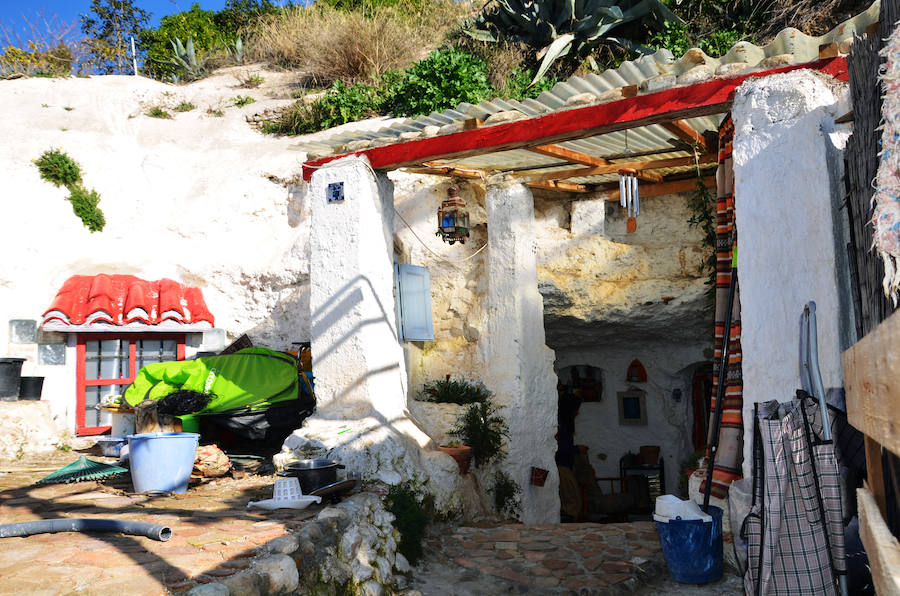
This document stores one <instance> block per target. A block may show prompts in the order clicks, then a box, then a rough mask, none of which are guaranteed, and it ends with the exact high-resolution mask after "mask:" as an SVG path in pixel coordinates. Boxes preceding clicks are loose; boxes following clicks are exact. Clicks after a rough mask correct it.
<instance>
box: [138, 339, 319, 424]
mask: <svg viewBox="0 0 900 596" xmlns="http://www.w3.org/2000/svg"><path fill="white" fill-rule="evenodd" d="M298 383H299V379H298V374H297V361H296V360H295V359H294V358H293V357H292V356H291V355H289V354H285V353H284V352H276V351H274V350H269V349H266V348H246V349H244V350H240V351H238V352H236V353H234V354H228V355H225V356H208V357H204V358H195V359H193V360H181V361H178V362H159V363H156V364H148V365H147V366H145V367H143V368H142V369H141V370H139V371H138V373H137V377H136V378H135V379H134V383H132V384H131V386H129V387H128V389H127V390H126V391H125V394H124V396H123V397H124V399H125V401H126V402H127V403H128V404H129V405H130V406H132V407H133V406H136V405H137V404H139V403H141V402H142V401H144V400H145V399H153V400H159V399H161V398H163V397H165V396H166V395H169V394H170V393H173V392H175V391H178V390H181V389H188V390H191V391H199V392H201V393H206V394H210V395H212V396H213V397H212V399H211V400H210V402H209V404H207V406H206V407H205V408H204V409H203V410H201V411H200V412H197V414H219V413H224V412H234V411H236V410H243V411H257V410H263V409H266V408H268V407H270V406H272V405H274V404H281V403H282V402H288V401H290V400H296V399H297V398H298ZM306 389H307V387H303V390H304V393H306V391H305V390H306ZM285 405H286V404H285Z"/></svg>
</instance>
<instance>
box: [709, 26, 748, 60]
mask: <svg viewBox="0 0 900 596" xmlns="http://www.w3.org/2000/svg"><path fill="white" fill-rule="evenodd" d="M741 37H742V35H741V33H740V32H739V31H735V30H734V29H722V30H720V31H711V32H710V33H709V34H707V35H704V36H703V39H701V40H700V49H701V50H703V51H704V52H706V55H707V56H710V57H712V58H718V57H720V56H724V55H725V54H727V53H728V50H730V49H731V46H733V45H734V44H736V43H737V42H739V41H740V40H741Z"/></svg>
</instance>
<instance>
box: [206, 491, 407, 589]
mask: <svg viewBox="0 0 900 596" xmlns="http://www.w3.org/2000/svg"><path fill="white" fill-rule="evenodd" d="M393 519H394V516H393V515H392V514H391V513H389V512H388V511H386V510H385V509H384V506H383V505H382V502H381V499H380V498H379V497H378V496H376V495H373V494H371V493H360V494H357V495H354V496H352V497H349V498H347V499H345V500H344V501H342V502H341V503H339V504H337V505H335V506H334V507H327V508H325V509H323V510H322V511H320V512H319V514H318V515H316V518H315V519H314V520H313V521H311V522H309V523H307V524H304V525H303V527H301V528H300V529H299V530H298V531H297V532H296V533H294V534H288V535H286V536H281V537H279V538H276V539H274V540H271V541H269V543H268V544H267V545H266V547H265V548H266V553H265V554H264V555H263V556H261V557H259V558H257V559H256V560H255V561H254V562H253V565H252V566H251V567H250V568H249V569H245V570H244V571H240V572H238V573H236V574H234V575H232V576H231V577H229V578H227V579H225V580H223V581H222V582H221V583H211V584H205V585H203V586H198V587H196V588H194V589H193V590H191V591H190V592H189V594H190V595H191V596H228V595H229V594H231V595H233V596H243V595H245V594H316V595H320V596H337V595H340V596H347V595H356V594H359V595H365V596H380V595H381V594H392V593H394V592H395V591H396V590H397V589H399V588H402V587H404V586H405V577H404V576H403V575H402V574H404V573H407V572H409V571H410V566H409V563H408V562H407V560H406V558H405V557H404V556H403V555H402V554H400V553H399V552H397V545H398V542H399V540H400V535H399V533H398V532H397V530H396V529H395V528H394V526H393V525H392V524H391V522H392V521H393Z"/></svg>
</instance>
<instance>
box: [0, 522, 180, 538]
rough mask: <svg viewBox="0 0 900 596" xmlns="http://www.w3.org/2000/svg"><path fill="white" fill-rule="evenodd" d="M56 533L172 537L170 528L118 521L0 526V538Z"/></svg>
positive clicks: (23, 523) (26, 523)
mask: <svg viewBox="0 0 900 596" xmlns="http://www.w3.org/2000/svg"><path fill="white" fill-rule="evenodd" d="M57 532H116V533H119V534H131V535H133V536H146V537H147V538H152V539H153V540H159V541H160V542H165V541H166V540H168V539H169V538H171V537H172V528H170V527H168V526H157V525H154V524H148V523H146V522H138V521H129V520H127V519H126V520H118V519H65V518H63V519H44V520H41V521H30V522H18V523H14V524H0V538H12V537H14V536H32V535H34V534H55V533H57Z"/></svg>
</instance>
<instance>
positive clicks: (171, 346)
mask: <svg viewBox="0 0 900 596" xmlns="http://www.w3.org/2000/svg"><path fill="white" fill-rule="evenodd" d="M177 348H178V342H177V341H175V340H174V339H167V340H164V341H163V342H162V361H163V362H169V361H172V360H175V359H176V358H177V352H176V349H177Z"/></svg>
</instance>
